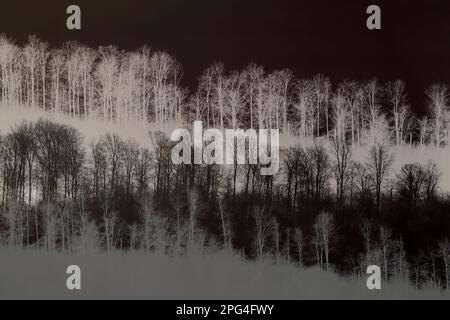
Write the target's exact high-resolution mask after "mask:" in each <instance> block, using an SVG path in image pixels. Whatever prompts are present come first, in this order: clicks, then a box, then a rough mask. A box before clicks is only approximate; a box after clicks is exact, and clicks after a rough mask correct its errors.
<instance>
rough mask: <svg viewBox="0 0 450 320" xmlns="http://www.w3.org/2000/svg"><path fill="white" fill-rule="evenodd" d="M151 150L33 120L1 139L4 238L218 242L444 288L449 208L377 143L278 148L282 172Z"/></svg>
mask: <svg viewBox="0 0 450 320" xmlns="http://www.w3.org/2000/svg"><path fill="white" fill-rule="evenodd" d="M149 140H150V141H151V145H152V148H151V150H149V149H146V148H142V147H141V146H139V145H138V144H137V143H135V142H134V141H124V140H122V139H121V138H120V137H119V136H117V135H111V134H107V135H105V136H103V137H101V138H99V139H98V140H97V141H94V142H92V143H91V144H90V145H88V146H86V145H85V144H84V143H83V138H82V136H81V135H80V133H79V132H77V130H75V129H73V128H71V127H68V126H65V125H61V124H57V123H53V122H50V121H47V120H39V121H37V122H36V123H22V124H20V125H18V126H16V127H14V128H13V129H12V131H11V132H10V133H9V134H7V135H5V136H3V137H1V142H0V147H1V148H0V159H1V162H0V178H1V180H0V185H1V187H2V188H1V211H0V213H1V215H0V217H1V218H0V236H1V240H2V242H3V243H4V244H5V245H10V246H17V247H36V248H39V249H41V250H50V251H52V250H60V251H64V252H76V251H77V252H80V251H81V252H85V251H87V250H106V251H111V250H116V249H117V250H119V249H121V250H144V251H152V252H159V253H161V254H171V255H180V254H191V253H192V252H198V251H199V250H200V251H204V250H211V249H214V248H218V249H224V250H229V251H230V252H235V253H238V254H240V255H242V257H243V259H265V258H267V257H271V258H272V259H274V261H276V262H277V263H284V262H290V263H296V264H298V265H300V266H303V265H306V266H309V265H319V266H320V267H322V268H324V269H334V270H336V271H339V272H342V273H347V274H348V273H352V274H356V275H360V274H364V273H365V268H366V267H367V266H368V265H370V264H377V265H380V266H381V267H382V269H383V274H384V276H385V277H386V279H388V280H389V279H391V278H395V279H397V278H399V277H401V278H409V279H411V280H413V281H414V283H415V284H416V285H417V286H418V287H420V286H422V285H423V284H425V283H427V284H428V283H432V284H433V285H436V286H437V285H440V286H442V287H448V279H449V278H448V276H449V270H448V261H449V260H448V258H449V248H450V247H449V241H448V235H449V230H450V217H449V215H448V212H449V210H450V202H449V200H448V198H447V196H445V195H442V194H439V192H438V184H439V179H440V173H439V170H438V168H437V167H436V165H435V164H434V163H432V162H429V163H427V164H418V163H411V164H406V165H404V166H403V167H402V168H401V170H400V172H397V173H395V172H392V151H391V149H390V147H389V146H388V145H387V144H386V143H385V144H383V143H374V144H373V145H371V147H369V148H367V154H366V155H365V157H364V159H365V160H364V161H363V162H357V161H354V160H353V158H354V157H353V155H352V150H353V149H352V147H351V144H350V139H349V138H346V137H344V136H342V137H341V138H339V137H337V138H331V139H330V141H331V142H330V143H327V142H320V140H317V141H316V143H315V144H311V145H301V146H300V145H299V146H297V147H291V148H288V149H285V150H282V151H281V159H280V160H281V168H280V173H279V174H278V175H276V176H261V175H260V174H259V173H260V168H259V167H258V165H248V164H247V165H237V164H236V165H230V166H220V165H174V164H173V163H172V161H171V150H172V147H173V145H174V143H173V142H171V141H170V140H169V139H168V138H167V137H166V136H165V135H164V134H163V133H160V132H152V133H150V137H149Z"/></svg>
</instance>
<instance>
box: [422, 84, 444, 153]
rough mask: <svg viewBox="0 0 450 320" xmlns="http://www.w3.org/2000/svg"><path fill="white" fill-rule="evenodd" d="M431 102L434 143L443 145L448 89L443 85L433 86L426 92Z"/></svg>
mask: <svg viewBox="0 0 450 320" xmlns="http://www.w3.org/2000/svg"><path fill="white" fill-rule="evenodd" d="M426 95H427V97H428V100H429V102H428V103H429V108H430V113H431V118H432V121H433V130H434V143H435V145H436V146H437V147H439V146H440V145H441V142H442V134H443V129H444V119H445V118H444V117H445V113H446V111H447V104H448V88H447V86H445V85H443V84H433V85H432V86H431V87H429V88H428V89H427V91H426Z"/></svg>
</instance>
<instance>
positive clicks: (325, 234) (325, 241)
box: [314, 212, 335, 271]
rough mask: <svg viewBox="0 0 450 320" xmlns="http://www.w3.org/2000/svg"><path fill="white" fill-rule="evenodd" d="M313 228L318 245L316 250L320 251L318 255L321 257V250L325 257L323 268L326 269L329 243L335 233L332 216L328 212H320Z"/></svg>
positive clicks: (327, 268)
mask: <svg viewBox="0 0 450 320" xmlns="http://www.w3.org/2000/svg"><path fill="white" fill-rule="evenodd" d="M314 230H315V236H316V240H315V242H316V243H317V244H318V246H319V248H318V249H317V250H319V251H320V254H318V255H319V256H320V257H321V256H322V252H323V254H324V257H325V269H326V270H327V271H328V270H329V265H330V261H329V256H330V245H331V241H332V239H333V237H334V233H335V226H334V219H333V216H332V215H331V214H330V213H328V212H321V213H320V214H319V215H318V216H317V218H316V222H315V223H314ZM319 260H321V259H319Z"/></svg>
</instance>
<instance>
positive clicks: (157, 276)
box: [0, 248, 449, 300]
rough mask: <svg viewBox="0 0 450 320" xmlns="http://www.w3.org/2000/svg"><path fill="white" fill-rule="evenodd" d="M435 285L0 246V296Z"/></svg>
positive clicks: (274, 292) (355, 292)
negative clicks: (74, 268)
mask: <svg viewBox="0 0 450 320" xmlns="http://www.w3.org/2000/svg"><path fill="white" fill-rule="evenodd" d="M73 264H76V265H78V266H80V268H81V283H82V284H81V285H82V289H81V291H69V290H68V289H67V288H66V279H67V277H68V275H67V274H66V273H65V272H66V268H67V266H69V265H73ZM446 298H449V296H448V295H447V296H445V295H444V293H443V292H442V291H441V290H439V289H437V288H434V289H427V288H425V289H422V290H416V289H415V288H413V287H412V286H410V285H409V284H405V283H399V282H397V283H395V282H394V283H390V284H389V285H387V286H385V285H384V284H382V289H381V290H379V291H376V290H375V291H369V290H368V289H367V288H366V279H365V278H362V279H354V278H344V277H340V276H338V275H336V274H334V273H331V272H330V273H327V272H324V271H321V270H318V269H316V268H313V269H300V268H298V267H296V266H293V265H288V264H283V265H275V264H273V263H270V262H258V263H256V262H243V261H242V260H241V259H240V258H239V257H237V256H230V255H229V254H224V253H214V254H213V253H210V254H206V255H202V256H195V257H190V258H189V257H181V258H180V257H179V258H169V257H167V256H157V255H154V254H145V253H142V252H141V253H129V254H123V253H113V254H106V253H101V254H93V255H75V256H71V255H64V254H59V253H46V252H43V251H41V252H38V251H35V250H32V251H20V250H17V249H14V250H10V249H7V248H0V300H1V299H194V300H195V299H446Z"/></svg>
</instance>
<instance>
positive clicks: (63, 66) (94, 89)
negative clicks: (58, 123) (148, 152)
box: [0, 36, 450, 146]
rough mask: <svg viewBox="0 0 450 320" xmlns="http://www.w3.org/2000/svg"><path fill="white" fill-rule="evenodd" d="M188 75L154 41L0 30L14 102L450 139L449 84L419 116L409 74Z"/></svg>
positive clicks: (440, 142)
mask: <svg viewBox="0 0 450 320" xmlns="http://www.w3.org/2000/svg"><path fill="white" fill-rule="evenodd" d="M181 75H182V69H181V66H180V64H179V63H178V62H177V61H176V59H175V58H174V57H172V56H171V55H169V54H167V53H165V52H152V51H151V50H150V49H149V48H147V47H144V48H142V49H140V50H137V51H133V52H125V51H122V50H119V49H118V48H116V47H114V46H103V47H99V48H98V49H92V48H89V47H87V46H84V45H82V44H79V43H75V42H68V43H66V44H64V45H63V46H62V47H61V48H50V47H49V45H48V44H47V43H45V42H43V41H40V40H39V39H37V38H36V37H34V36H31V37H30V39H29V41H28V43H27V44H25V45H24V46H18V45H16V44H14V41H13V40H11V39H8V38H7V37H6V36H1V37H0V80H1V81H0V96H1V100H2V102H3V103H5V104H9V105H21V106H28V107H30V108H41V109H44V110H46V111H52V112H62V113H66V114H70V115H71V116H74V117H78V118H87V117H99V118H101V119H104V120H108V121H119V122H126V121H146V122H147V121H148V122H154V123H157V124H176V125H180V124H181V123H183V122H187V123H191V122H192V120H194V119H201V120H203V122H204V123H205V124H207V125H208V126H211V127H218V128H233V129H234V128H237V127H241V128H278V129H280V130H281V131H282V132H284V133H289V134H294V135H297V136H300V137H302V138H314V137H316V138H317V137H319V136H325V137H326V138H327V139H328V140H329V139H330V137H334V136H336V135H341V134H345V135H348V136H349V137H351V141H352V143H355V144H356V143H357V144H366V142H367V141H369V142H371V141H372V138H373V135H374V133H376V132H379V131H380V130H381V131H385V132H387V133H388V139H389V140H390V141H391V142H392V143H393V144H395V145H397V146H399V145H401V144H404V143H409V144H412V143H417V144H420V145H423V144H434V145H437V146H447V145H448V144H449V141H450V140H449V130H450V112H449V110H448V105H449V103H448V102H449V101H448V100H449V99H448V98H449V96H448V87H447V86H446V85H444V84H433V85H431V86H430V87H429V89H428V90H427V91H426V92H425V94H426V97H427V107H428V110H429V112H428V115H426V116H424V117H417V116H415V115H414V113H412V112H411V110H410V107H409V105H408V99H407V95H406V90H405V84H404V82H403V81H401V80H398V81H394V82H389V83H386V84H381V83H379V82H378V81H377V80H376V79H372V80H369V81H364V82H357V81H344V82H342V83H340V84H335V85H332V84H331V82H330V80H329V79H328V78H327V77H325V76H323V75H317V76H315V77H313V78H311V79H297V78H296V77H294V75H293V73H292V72H291V71H289V70H280V71H274V72H272V73H267V72H265V71H264V69H263V67H260V66H257V65H253V64H251V65H249V66H248V67H246V68H245V69H244V70H237V71H232V72H226V70H225V68H224V66H223V65H222V64H220V63H217V64H214V65H212V66H211V67H209V68H208V69H207V70H205V71H204V72H203V73H202V74H201V76H200V77H199V83H198V86H197V88H196V89H195V90H193V92H190V93H189V92H188V90H187V89H186V88H183V87H182V86H181V85H180V78H181Z"/></svg>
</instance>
